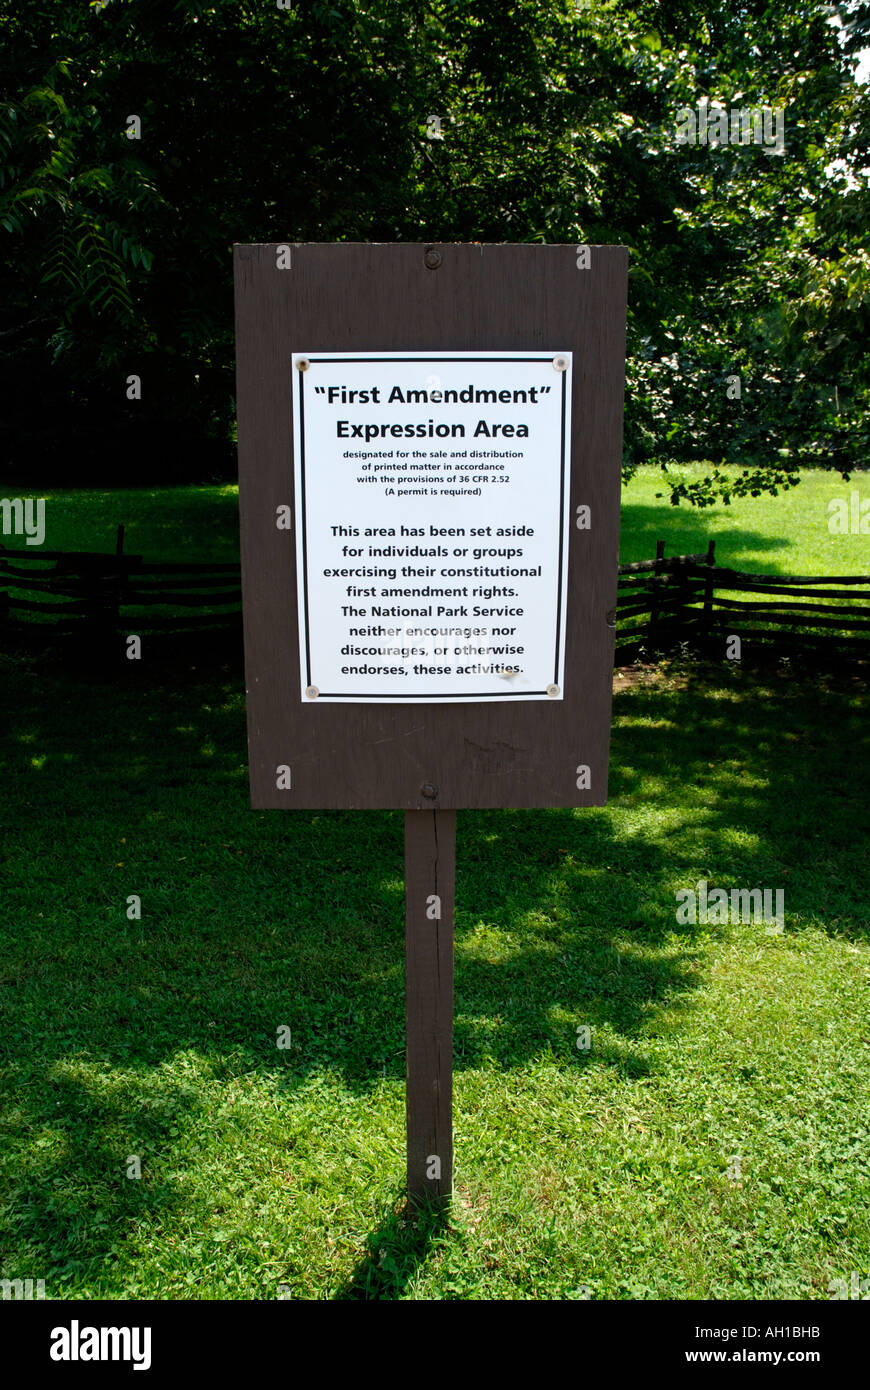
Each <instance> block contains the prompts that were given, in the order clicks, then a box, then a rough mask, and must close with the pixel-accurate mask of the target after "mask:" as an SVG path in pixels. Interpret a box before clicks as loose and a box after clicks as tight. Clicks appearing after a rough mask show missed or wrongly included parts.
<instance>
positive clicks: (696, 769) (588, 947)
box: [0, 662, 870, 1299]
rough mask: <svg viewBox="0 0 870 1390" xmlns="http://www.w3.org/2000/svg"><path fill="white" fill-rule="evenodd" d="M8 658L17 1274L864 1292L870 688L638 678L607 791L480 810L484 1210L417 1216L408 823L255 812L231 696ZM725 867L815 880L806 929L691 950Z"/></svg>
mask: <svg viewBox="0 0 870 1390" xmlns="http://www.w3.org/2000/svg"><path fill="white" fill-rule="evenodd" d="M4 668H5V669H4V672H3V681H2V690H3V697H2V698H3V704H4V709H3V727H4V729H5V730H6V733H5V737H4V740H3V744H2V767H0V774H2V786H3V801H2V807H0V840H2V854H3V868H2V876H3V882H4V894H3V899H2V906H0V913H2V931H3V938H4V946H3V952H2V957H0V960H2V964H0V1055H2V1059H3V1064H2V1081H0V1128H2V1143H0V1277H4V1278H14V1277H21V1278H27V1277H30V1278H44V1279H45V1280H46V1286H47V1287H46V1292H47V1296H48V1297H58V1296H59V1297H66V1298H83V1297H87V1298H101V1297H107V1298H130V1297H144V1298H186V1297H192V1298H222V1299H235V1298H255V1299H270V1298H275V1297H277V1296H279V1291H280V1288H281V1286H282V1285H283V1286H285V1288H286V1289H287V1290H288V1291H289V1293H290V1294H291V1296H293V1297H304V1298H318V1299H320V1298H363V1297H368V1298H389V1299H392V1298H417V1299H419V1298H447V1299H508V1298H519V1299H526V1298H537V1299H545V1298H546V1299H552V1298H578V1297H583V1296H586V1295H587V1292H588V1296H591V1297H593V1298H611V1299H630V1298H644V1299H658V1298H673V1299H708V1298H727V1299H746V1298H753V1299H754V1298H761V1299H771V1298H799V1299H812V1298H826V1297H827V1296H828V1293H827V1290H828V1284H829V1282H830V1281H831V1280H833V1279H838V1278H844V1279H846V1280H848V1279H849V1277H850V1275H851V1273H852V1271H858V1272H859V1273H860V1274H861V1277H862V1278H864V1277H866V1276H867V1274H868V1265H870V1208H868V1204H867V1200H866V1193H867V1183H868V1180H870V1107H868V1100H870V1095H868V1090H870V1087H868V1074H870V1066H868V1063H870V1033H868V1023H867V1018H868V1011H867V1005H868V989H870V951H868V927H870V921H868V910H867V902H868V887H870V885H868V866H867V856H866V854H865V853H864V852H863V848H862V846H863V844H864V843H865V839H866V826H865V825H862V816H865V815H866V785H865V780H864V778H863V774H862V771H861V767H862V761H861V745H862V740H863V739H864V738H865V731H866V726H867V721H866V707H865V705H864V703H863V702H862V699H861V692H860V690H859V689H857V688H856V689H855V690H852V689H851V688H850V687H848V686H846V687H844V688H840V689H837V688H835V687H833V686H831V687H828V686H827V685H826V683H825V682H824V681H807V682H805V683H801V682H800V681H798V680H796V679H795V680H791V681H786V680H783V679H773V678H770V679H769V681H768V683H766V684H765V683H763V682H759V681H758V680H757V679H756V680H750V679H749V678H748V676H747V675H746V674H745V673H743V672H741V671H740V670H739V669H737V668H734V667H729V668H727V669H725V670H723V671H722V672H719V673H713V674H707V675H702V674H700V673H698V672H695V673H694V675H693V677H692V679H691V683H690V682H689V680H688V679H685V678H679V677H678V676H673V677H665V678H663V679H660V680H659V681H657V682H655V683H650V684H641V685H640V686H638V687H635V688H631V689H627V690H624V691H622V692H620V693H618V694H617V696H616V698H615V708H614V730H613V751H612V775H611V787H610V797H611V799H610V802H609V804H608V806H607V807H605V808H601V809H596V810H585V811H581V812H576V813H575V812H570V811H537V812H533V811H524V812H475V813H472V812H465V813H461V814H460V816H459V825H458V881H457V913H456V934H457V944H456V1049H455V1077H456V1083H455V1129H456V1200H455V1204H454V1211H453V1215H452V1216H451V1219H450V1221H449V1222H448V1223H446V1224H444V1223H440V1222H439V1221H438V1220H436V1219H434V1218H431V1219H429V1220H428V1221H423V1222H420V1223H416V1224H415V1223H410V1224H408V1223H406V1220H405V1218H404V1216H403V1215H402V1211H401V1205H400V1200H399V1199H400V1194H401V1187H402V1181H403V1174H404V1167H403V1162H404V1130H403V1097H404V1059H403V1034H404V1000H403V951H402V934H403V888H402V816H401V814H400V813H391V812H383V813H365V812H347V813H345V812H319V813H316V812H301V811H300V812H298V813H296V814H295V815H292V816H287V815H278V814H265V813H257V812H253V811H251V810H250V809H249V808H248V803H247V787H246V749H245V731H244V718H243V694H242V690H241V682H240V680H239V679H238V678H237V677H233V676H231V675H229V674H227V675H224V676H222V677H217V678H214V679H209V680H202V681H200V682H198V683H193V684H191V683H189V680H188V681H185V682H184V683H181V682H180V681H178V680H177V679H175V678H174V677H173V678H172V679H167V680H166V681H165V683H160V682H155V679H154V677H153V675H151V676H149V675H148V674H147V673H145V674H144V675H140V674H138V673H137V674H135V675H130V676H129V677H128V679H127V681H126V682H123V683H122V684H121V686H120V687H119V686H118V685H108V684H106V685H100V684H97V683H93V682H88V683H85V682H84V681H81V682H79V681H77V680H75V679H71V678H69V677H63V676H61V675H57V676H54V677H52V676H50V675H47V674H44V673H43V674H40V675H39V678H38V679H37V678H36V677H35V675H34V673H33V672H32V671H31V670H30V669H29V668H28V666H27V665H26V664H22V663H13V662H5V663H4ZM864 766H866V750H865V756H864ZM701 877H705V878H707V879H708V880H709V881H710V883H711V884H715V885H717V886H724V887H732V886H736V887H740V886H745V887H753V886H770V887H783V888H784V890H785V909H786V930H785V932H784V933H783V934H782V935H776V934H768V933H767V932H766V931H765V928H764V926H763V925H761V924H752V925H746V926H738V925H734V926H727V927H725V926H723V927H717V926H707V927H703V926H695V927H691V926H689V927H678V926H677V925H676V923H675V891H676V889H678V888H680V887H687V886H691V885H693V884H694V883H695V882H696V881H697V880H698V879H699V878H701ZM131 894H137V895H140V896H141V899H142V911H143V915H142V920H141V922H140V921H135V920H133V921H130V920H128V918H127V914H126V905H127V899H128V896H129V895H131ZM280 1025H288V1026H289V1027H290V1028H291V1030H292V1046H291V1047H290V1048H289V1049H288V1050H284V1051H281V1050H279V1049H278V1048H277V1046H276V1031H277V1029H278V1027H279V1026H280ZM581 1025H588V1026H590V1027H591V1029H592V1046H591V1050H590V1051H589V1052H588V1053H583V1052H580V1051H578V1049H577V1047H576V1036H577V1028H578V1027H579V1026H581ZM131 1155H138V1156H139V1158H140V1160H141V1164H142V1177H141V1179H140V1180H135V1179H131V1178H128V1177H127V1176H126V1170H127V1164H128V1161H129V1158H130V1156H131ZM734 1155H739V1156H740V1160H741V1162H740V1172H739V1176H737V1174H736V1170H735V1169H734V1166H733V1163H732V1159H733V1156H734ZM729 1166H730V1167H731V1172H732V1174H733V1176H729Z"/></svg>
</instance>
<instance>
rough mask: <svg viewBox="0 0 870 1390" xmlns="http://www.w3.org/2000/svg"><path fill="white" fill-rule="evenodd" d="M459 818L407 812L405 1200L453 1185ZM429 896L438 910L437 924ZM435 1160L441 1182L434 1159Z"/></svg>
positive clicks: (448, 813)
mask: <svg viewBox="0 0 870 1390" xmlns="http://www.w3.org/2000/svg"><path fill="white" fill-rule="evenodd" d="M455 876H456V812H455V811H406V812H405V1017H406V1024H405V1027H406V1039H407V1054H406V1056H407V1062H406V1090H405V1107H406V1118H407V1134H408V1193H409V1195H410V1196H411V1197H412V1198H413V1197H420V1196H423V1195H427V1196H429V1197H443V1198H449V1196H450V1193H451V1189H452V1184H453V1108H452V1098H453V908H454V892H455V888H454V884H455ZM433 897H437V898H438V899H439V903H440V917H432V916H430V915H429V914H430V913H431V912H433V911H434V907H435V905H434V904H433V902H432V899H433ZM434 1158H437V1159H438V1160H439V1161H440V1173H439V1174H438V1176H433V1177H430V1176H427V1174H428V1172H429V1171H430V1170H434V1165H433V1163H432V1160H433V1159H434Z"/></svg>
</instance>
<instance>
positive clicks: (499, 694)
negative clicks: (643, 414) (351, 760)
mask: <svg viewBox="0 0 870 1390" xmlns="http://www.w3.org/2000/svg"><path fill="white" fill-rule="evenodd" d="M552 360H553V359H552V355H551V354H549V353H541V354H539V355H538V356H536V357H527V356H526V355H525V354H524V353H517V354H516V356H514V355H513V354H512V353H501V354H500V355H499V356H497V357H487V356H484V355H482V354H480V353H478V354H477V355H475V356H474V357H457V356H455V355H452V354H451V355H448V356H438V355H436V354H432V355H431V356H430V355H429V354H428V353H424V354H422V355H420V356H418V355H417V354H416V353H413V352H411V353H405V354H400V355H399V356H397V357H370V356H369V354H368V353H363V352H362V351H360V352H357V353H351V354H350V355H349V356H347V357H333V356H329V357H323V356H319V355H314V354H309V356H308V361H309V362H319V363H323V362H329V363H337V362H354V363H356V362H360V361H366V362H401V363H407V362H477V363H480V362H500V363H504V362H552ZM292 369H293V368H292V356H291V370H292ZM571 370H572V372H573V370H574V356H573V352H572V354H571ZM298 375H299V472H300V499H299V503H300V511H301V515H302V541H301V545H302V609H303V615H302V622H303V630H304V633H305V680H306V686H310V685H311V643H310V631H309V624H308V549H307V535H306V520H307V513H306V507H305V390H304V387H305V372H301V371H300V372H299V373H298ZM561 375H562V401H561V416H562V420H561V425H562V438H561V446H560V448H561V460H560V469H559V563H558V571H557V575H556V660H555V664H554V675H553V684H554V685H556V684H557V682H558V679H559V657H560V652H561V640H562V589H563V582H562V570H563V566H564V548H565V468H566V447H565V445H566V435H567V427H566V426H567V422H566V419H565V414H566V411H565V407H566V403H567V395H568V382H567V377H568V373H567V372H562V374H561ZM319 693H320V695H325V696H327V698H328V699H330V700H332V701H338V700H347V701H348V702H352V703H355V704H372V705H376V704H378V702H379V701H385V702H386V701H388V700H392V699H394V698H396V697H401V699H402V701H403V703H408V704H410V703H411V702H412V701H414V700H420V701H422V702H423V703H429V704H431V703H433V702H434V701H438V702H439V703H441V702H443V701H445V700H463V701H465V703H466V704H475V703H477V702H478V701H482V700H498V701H499V703H503V702H506V701H508V700H523V701H526V700H529V699H531V698H532V697H533V696H536V695H546V694H547V692H546V690H528V691H523V692H520V691H517V692H516V694H513V693H512V692H507V693H506V692H505V691H503V690H493V691H483V692H480V693H477V694H475V695H469V694H468V693H463V694H457V695H433V694H431V693H428V694H426V695H409V694H407V692H405V691H396V692H395V696H393V695H392V694H384V695H379V696H378V695H375V696H373V695H364V694H358V695H345V694H338V693H337V692H334V691H331V690H322V691H320V692H319ZM560 695H561V696H562V698H564V695H565V692H564V690H560ZM300 703H301V704H303V705H305V706H311V705H316V704H317V700H306V699H305V690H304V689H303V690H302V691H301V692H300Z"/></svg>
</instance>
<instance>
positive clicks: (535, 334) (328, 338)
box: [235, 243, 628, 810]
mask: <svg viewBox="0 0 870 1390" xmlns="http://www.w3.org/2000/svg"><path fill="white" fill-rule="evenodd" d="M437 249H438V250H439V251H440V253H441V255H442V263H441V265H440V266H439V268H438V269H436V270H429V269H427V268H426V265H425V263H424V252H425V250H426V247H425V246H424V245H404V244H399V245H389V244H383V245H379V244H353V243H341V244H329V245H320V244H302V245H294V246H293V247H292V265H291V268H290V269H289V270H279V269H278V268H277V247H276V246H241V245H240V246H236V248H235V275H236V342H237V410H238V447H239V484H240V486H239V506H240V517H241V539H242V587H243V596H244V630H245V666H246V680H247V690H248V699H247V711H248V741H249V753H250V758H249V765H250V777H251V799H252V804H253V805H254V806H255V807H258V808H272V807H275V808H328V807H347V808H355V807H356V808H364V807H397V808H402V809H405V810H413V809H417V810H419V809H422V808H424V807H428V808H429V809H431V808H432V807H434V808H436V809H447V808H451V809H456V808H459V807H500V806H503V807H535V806H537V807H549V806H583V805H602V804H603V803H604V801H605V800H606V793H607V765H608V755H609V744H610V710H611V693H612V669H613V649H614V630H613V627H612V626H611V623H612V612H613V610H614V609H615V607H616V583H617V561H618V545H619V494H620V475H621V459H622V405H623V391H624V353H625V300H626V285H627V264H628V252H627V250H626V249H625V248H624V247H593V248H592V264H591V268H590V269H588V270H578V269H577V264H576V260H577V257H576V251H575V248H574V247H573V246H540V245H451V244H441V245H439V246H438V248H437ZM385 348H389V349H393V350H402V349H404V350H408V351H430V350H431V351H437V350H462V349H469V350H475V351H477V350H485V349H504V350H509V349H514V350H516V349H520V350H522V349H534V350H538V351H540V350H542V349H547V350H549V349H559V350H562V349H568V350H571V351H572V352H573V354H574V379H573V391H572V396H573V399H572V423H571V507H570V516H571V518H573V517H574V515H575V510H576V508H577V507H578V506H579V505H581V504H584V503H585V504H587V505H589V506H591V508H592V528H591V530H588V531H579V530H577V528H576V526H574V525H573V521H572V524H571V540H570V554H569V564H568V609H567V626H566V664H565V698H564V699H563V700H557V701H552V702H549V701H548V702H541V701H531V702H528V703H524V702H517V703H511V704H507V703H505V704H497V705H496V704H492V703H485V704H474V703H472V702H468V703H460V702H456V703H454V702H450V704H445V705H374V704H373V705H350V704H342V705H339V704H324V705H321V706H317V705H316V704H312V703H310V702H309V703H307V704H305V705H303V703H302V698H301V691H300V688H299V659H298V652H299V644H298V627H297V624H298V603H297V595H296V564H295V549H294V546H295V543H296V537H295V536H294V535H293V534H292V533H291V532H288V531H279V530H278V529H277V528H276V525H275V517H276V509H277V508H278V507H279V506H281V505H290V506H291V507H292V505H293V500H294V499H293V441H292V410H291V390H292V385H293V380H292V375H293V374H292V368H291V353H292V352H294V351H295V352H298V351H308V352H327V351H341V350H356V351H377V350H381V349H385ZM460 506H461V501H459V500H458V501H457V507H460ZM581 764H586V765H588V766H589V768H590V769H591V786H590V787H589V788H588V789H583V790H581V789H578V787H577V780H578V779H577V768H578V766H579V765H581ZM282 765H283V766H288V767H290V768H291V787H290V789H288V790H279V788H278V786H277V774H276V769H277V768H278V767H279V766H282ZM426 783H429V784H431V785H432V786H434V787H435V789H436V796H435V797H434V799H431V800H427V799H426V798H425V797H424V796H423V794H422V790H421V789H422V787H423V785H424V784H426Z"/></svg>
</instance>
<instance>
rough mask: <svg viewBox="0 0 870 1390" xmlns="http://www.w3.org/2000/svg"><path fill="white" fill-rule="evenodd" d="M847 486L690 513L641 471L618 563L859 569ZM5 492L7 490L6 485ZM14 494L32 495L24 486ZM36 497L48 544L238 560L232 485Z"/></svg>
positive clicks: (626, 500) (830, 479)
mask: <svg viewBox="0 0 870 1390" xmlns="http://www.w3.org/2000/svg"><path fill="white" fill-rule="evenodd" d="M683 475H684V476H686V477H687V478H691V477H695V476H702V470H700V469H684V470H682V473H681V476H683ZM853 489H857V491H858V492H859V493H860V495H861V497H865V498H866V497H868V496H870V481H868V479H867V477H866V476H865V475H861V474H855V475H854V476H853V478H852V480H851V482H849V483H845V482H843V480H842V478H841V477H840V476H839V474H837V473H827V472H822V471H813V472H805V473H803V474H802V475H801V481H800V483H799V484H798V486H797V487H795V488H791V489H789V490H788V491H786V492H781V493H780V494H779V496H777V497H771V496H768V495H767V494H765V495H764V496H762V497H749V498H743V499H741V500H738V501H736V502H732V503H731V505H730V506H728V507H725V506H717V507H707V508H704V509H703V510H698V508H696V507H690V506H687V505H686V504H685V503H682V504H681V505H680V506H679V507H672V506H671V505H670V503H669V502H668V490H667V487H666V485H665V475H664V474H663V473H662V472H661V471H660V470H659V469H658V468H641V469H640V470H639V471H638V472H637V473H636V474H635V476H634V478H632V480H631V481H630V482H629V483H628V484H626V485H624V486H623V491H622V529H621V536H620V560H622V561H623V562H629V561H633V560H648V559H650V558H651V557H652V556H654V555H655V547H656V541H657V540H664V541H665V542H666V544H667V551H666V553H667V554H668V555H677V554H694V553H696V552H700V551H703V550H706V548H707V542H708V541H709V540H710V539H715V541H716V562H717V564H720V565H728V566H731V567H732V568H735V569H741V570H747V571H750V572H756V571H757V572H759V573H764V574H767V573H770V574H867V573H868V545H867V537H866V536H860V535H858V536H852V535H846V536H838V535H832V534H831V533H830V532H829V530H828V511H827V505H828V502H829V501H830V499H831V498H833V497H843V498H846V499H848V497H849V493H850V491H852V490H853ZM7 494H8V495H12V492H11V491H10V489H9V488H7ZM657 494H660V495H657ZM20 495H22V496H24V495H27V496H33V495H35V494H33V493H32V492H29V491H27V490H26V489H24V490H23V491H22V492H21V494H20ZM37 495H44V496H45V497H46V498H47V499H48V505H47V507H46V527H47V530H46V539H45V546H46V548H47V549H49V550H104V551H105V550H108V551H114V548H115V530H116V527H117V526H118V524H119V523H121V522H123V523H124V524H125V526H126V536H125V548H126V549H127V550H128V551H129V552H130V553H131V554H141V555H144V556H145V558H146V559H147V560H149V561H152V562H155V563H156V562H157V561H160V560H166V561H169V560H178V559H179V558H188V557H189V558H190V559H197V560H200V559H201V560H203V561H214V562H215V563H218V562H226V561H232V560H237V559H238V555H239V539H238V489H237V488H236V487H234V486H232V485H227V486H224V487H179V488H131V489H118V490H117V491H104V492H67V491H58V492H52V493H46V494H37ZM3 541H4V544H6V545H8V546H10V547H15V548H20V547H21V546H22V544H23V542H22V540H21V538H19V537H16V536H8V537H4V538H3ZM30 549H31V551H32V553H34V554H36V553H37V552H36V550H35V548H34V547H30Z"/></svg>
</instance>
